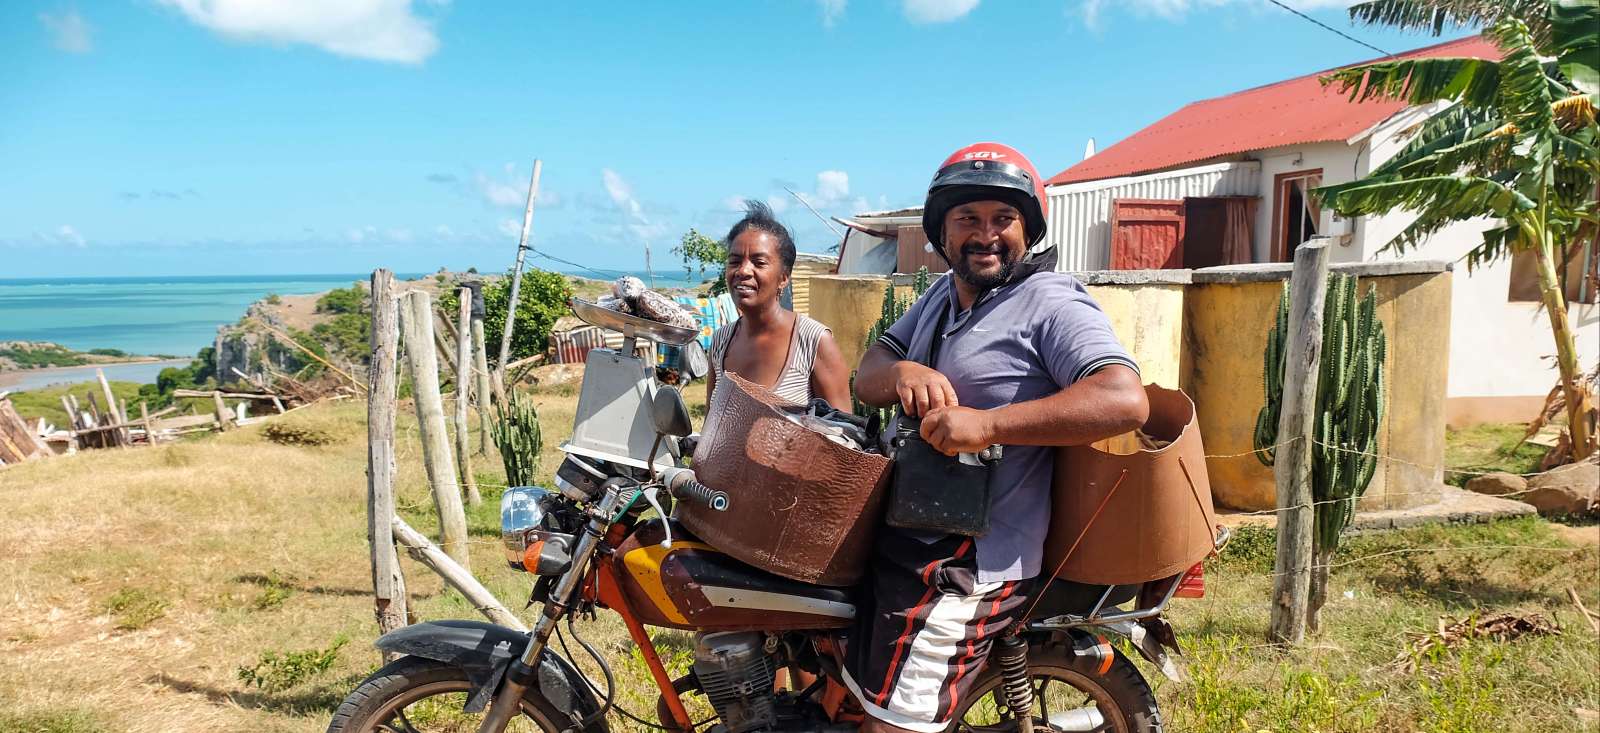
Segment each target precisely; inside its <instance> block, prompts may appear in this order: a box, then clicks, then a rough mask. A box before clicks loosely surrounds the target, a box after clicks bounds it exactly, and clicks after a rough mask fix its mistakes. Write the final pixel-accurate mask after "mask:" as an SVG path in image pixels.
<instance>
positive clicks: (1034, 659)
mask: <svg viewBox="0 0 1600 733" xmlns="http://www.w3.org/2000/svg"><path fill="white" fill-rule="evenodd" d="M1112 654H1113V656H1112V660H1111V665H1110V666H1109V667H1108V668H1107V669H1106V671H1105V674H1100V672H1099V669H1097V667H1098V666H1099V665H1098V664H1097V663H1091V662H1090V661H1089V660H1087V659H1083V658H1080V657H1078V656H1077V655H1074V654H1073V653H1072V650H1071V649H1070V648H1069V647H1067V646H1066V645H1064V644H1059V643H1051V644H1044V645H1040V644H1035V645H1032V646H1030V647H1029V648H1028V681H1029V683H1031V684H1032V686H1033V719H1034V723H1035V728H1036V729H1037V730H1045V728H1043V726H1045V725H1046V724H1047V721H1048V720H1049V719H1050V718H1051V717H1052V716H1060V715H1062V714H1067V715H1069V716H1071V717H1072V718H1073V719H1074V720H1076V721H1078V722H1079V725H1076V726H1070V727H1068V728H1067V730H1073V731H1093V732H1094V733H1161V731H1162V725H1161V711H1160V708H1158V707H1157V706H1156V697H1155V692H1154V691H1152V690H1151V689H1150V684H1149V683H1148V682H1146V681H1145V679H1144V675H1142V674H1139V669H1138V668H1137V667H1135V666H1133V663H1132V662H1130V661H1128V658H1127V657H1125V656H1123V655H1122V653H1121V652H1120V651H1115V650H1113V652H1112ZM967 700H968V702H966V703H963V704H962V706H961V707H960V708H959V709H958V710H957V712H956V715H955V716H954V721H955V722H954V725H953V726H952V727H951V728H950V730H953V731H958V732H960V731H965V732H968V733H991V732H992V733H1000V732H1001V731H1014V730H1017V721H1016V719H1015V717H1014V716H1012V715H1011V712H1010V710H1009V709H1008V708H1007V707H1006V704H1005V698H1004V693H1003V692H1002V691H1001V689H1000V671H999V670H998V669H995V668H993V667H990V668H989V669H986V670H985V671H984V672H983V673H982V676H980V677H979V678H978V679H977V681H976V682H975V683H974V685H973V689H972V693H971V695H970V696H969V697H968V698H967ZM1096 718H1098V720H1099V722H1098V723H1095V724H1091V723H1089V722H1087V721H1091V720H1094V719H1096Z"/></svg>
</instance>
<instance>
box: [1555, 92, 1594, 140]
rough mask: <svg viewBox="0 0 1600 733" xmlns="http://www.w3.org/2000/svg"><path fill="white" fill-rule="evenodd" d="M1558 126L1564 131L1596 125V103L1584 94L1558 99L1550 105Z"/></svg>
mask: <svg viewBox="0 0 1600 733" xmlns="http://www.w3.org/2000/svg"><path fill="white" fill-rule="evenodd" d="M1550 114H1551V116H1553V117H1555V120H1556V127H1557V128H1559V129H1560V130H1561V131H1562V132H1575V131H1577V130H1581V129H1583V128H1585V127H1593V126H1594V125H1595V103H1594V100H1593V99H1590V98H1589V97H1588V96H1587V95H1584V94H1574V95H1572V96H1570V97H1563V98H1561V99H1557V100H1556V101H1555V102H1553V103H1552V104H1551V105H1550Z"/></svg>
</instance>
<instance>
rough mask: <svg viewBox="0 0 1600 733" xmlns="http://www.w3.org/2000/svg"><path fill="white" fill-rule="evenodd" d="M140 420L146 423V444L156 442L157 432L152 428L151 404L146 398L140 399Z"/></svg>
mask: <svg viewBox="0 0 1600 733" xmlns="http://www.w3.org/2000/svg"><path fill="white" fill-rule="evenodd" d="M139 422H141V423H143V424H144V442H145V444H146V445H155V444H156V433H155V431H154V430H151V429H150V405H149V404H147V403H146V402H145V401H144V400H139Z"/></svg>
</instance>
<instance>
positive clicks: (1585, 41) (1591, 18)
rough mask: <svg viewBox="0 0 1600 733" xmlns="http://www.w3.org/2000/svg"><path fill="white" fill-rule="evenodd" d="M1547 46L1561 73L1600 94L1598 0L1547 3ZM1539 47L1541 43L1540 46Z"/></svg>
mask: <svg viewBox="0 0 1600 733" xmlns="http://www.w3.org/2000/svg"><path fill="white" fill-rule="evenodd" d="M1549 22H1550V47H1549V49H1548V50H1549V51H1551V52H1553V55H1555V56H1556V57H1557V63H1558V64H1559V65H1560V66H1561V73H1562V74H1564V75H1566V77H1567V80H1568V81H1570V82H1572V85H1573V87H1575V88H1577V90H1578V91H1580V92H1583V93H1584V94H1587V95H1589V97H1590V98H1591V99H1595V98H1600V33H1597V32H1596V31H1595V29H1596V28H1600V2H1596V1H1595V0H1555V2H1552V3H1550V16H1549ZM1541 47H1542V46H1541Z"/></svg>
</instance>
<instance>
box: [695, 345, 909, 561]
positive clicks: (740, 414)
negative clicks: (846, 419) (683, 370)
mask: <svg viewBox="0 0 1600 733" xmlns="http://www.w3.org/2000/svg"><path fill="white" fill-rule="evenodd" d="M786 404H788V403H786V402H784V400H783V399H781V398H779V397H777V396H776V395H774V394H772V393H771V392H770V391H768V390H767V389H764V388H763V387H761V386H760V385H758V384H755V383H753V382H748V381H745V380H743V379H740V378H739V377H738V376H737V375H734V374H718V375H717V389H716V392H715V393H714V394H713V395H712V397H711V405H710V409H709V410H708V411H707V413H706V424H705V430H704V431H702V433H701V436H700V444H699V446H698V447H697V448H695V452H694V472H695V476H696V478H698V479H699V480H700V482H701V483H703V484H705V485H707V486H709V487H711V488H713V489H717V490H719V491H724V492H727V494H728V498H729V500H730V501H729V507H728V510H727V511H725V512H717V511H712V510H710V509H707V508H705V507H703V506H699V505H694V504H690V503H689V502H682V503H680V504H679V505H678V509H677V518H678V521H680V522H682V523H683V525H684V526H686V527H688V529H689V531H690V532H693V533H694V534H695V535H696V536H697V537H699V538H700V539H702V540H704V541H705V542H707V543H708V544H710V545H711V546H713V547H715V548H717V549H718V550H721V551H723V552H725V553H728V554H729V555H732V556H733V557H735V558H737V559H739V560H740V561H742V562H745V563H749V564H750V565H753V566H755V567H757V568H760V569H762V570H765V571H767V572H770V573H776V574H778V575H782V576H784V577H786V578H792V579H794V580H799V581H803V582H806V583H814V584H817V585H851V584H853V583H855V582H856V581H857V580H859V579H860V578H861V575H862V573H863V572H865V571H866V566H867V560H868V558H869V557H870V555H871V550H872V540H873V537H874V535H875V534H876V531H877V527H878V524H879V522H880V521H881V519H882V518H881V516H880V515H881V514H882V498H883V493H884V492H883V487H884V484H885V483H886V479H887V478H888V475H889V459H887V458H884V457H883V456H880V455H875V454H872V453H863V452H861V451H857V450H853V449H851V448H849V447H846V446H843V445H839V444H837V443H834V442H832V441H830V440H828V439H827V438H825V437H823V436H822V435H820V434H818V433H816V432H813V431H811V430H808V429H806V428H805V427H802V426H801V425H799V424H796V423H794V422H791V421H790V420H789V419H787V418H786V417H784V414H783V412H782V411H781V410H780V409H779V406H780V405H786Z"/></svg>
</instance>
